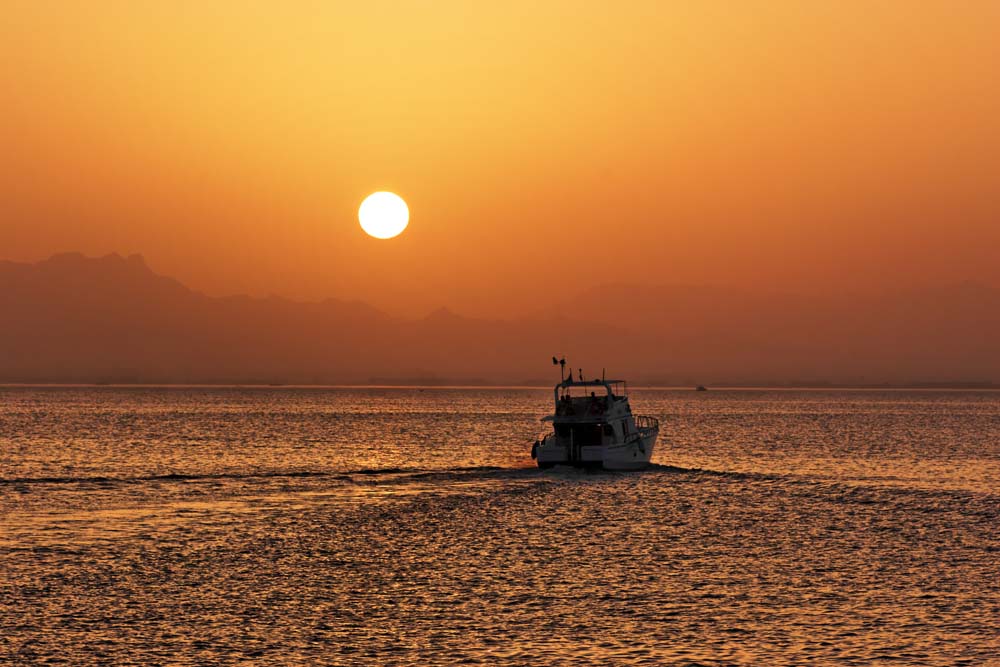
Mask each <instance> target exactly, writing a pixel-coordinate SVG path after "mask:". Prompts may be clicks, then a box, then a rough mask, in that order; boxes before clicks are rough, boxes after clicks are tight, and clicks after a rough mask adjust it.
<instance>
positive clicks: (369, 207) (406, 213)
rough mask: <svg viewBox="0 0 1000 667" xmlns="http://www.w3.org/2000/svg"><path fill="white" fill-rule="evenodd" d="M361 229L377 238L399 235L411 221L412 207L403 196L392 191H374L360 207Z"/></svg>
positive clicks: (389, 237)
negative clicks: (409, 206) (408, 205)
mask: <svg viewBox="0 0 1000 667" xmlns="http://www.w3.org/2000/svg"><path fill="white" fill-rule="evenodd" d="M358 220H359V221H360V222H361V229H363V230H365V232H367V233H368V235H369V236H374V237H375V238H377V239H391V238H393V237H394V236H399V235H400V234H402V233H403V230H404V229H406V225H407V224H409V222H410V209H408V208H407V207H406V202H405V201H403V198H402V197H400V196H399V195H397V194H394V193H392V192H373V193H371V194H370V195H368V196H367V197H365V200H364V201H363V202H361V208H359V209H358Z"/></svg>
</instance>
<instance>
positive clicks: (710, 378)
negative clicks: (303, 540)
mask: <svg viewBox="0 0 1000 667" xmlns="http://www.w3.org/2000/svg"><path fill="white" fill-rule="evenodd" d="M525 312H526V313H528V314H526V315H525V316H524V317H522V318H519V319H516V320H509V321H499V320H497V321H487V320H481V319H471V318H466V317H462V316H461V315H458V314H455V313H453V312H451V311H449V310H447V309H441V310H437V311H435V312H433V313H431V314H429V315H428V316H427V317H424V318H422V319H416V320H406V319H400V318H396V317H392V316H390V315H388V314H386V313H383V312H381V311H379V310H377V309H375V308H372V307H371V306H369V305H367V304H364V303H361V302H348V301H339V300H335V299H327V300H325V301H321V302H299V301H291V300H288V299H283V298H279V297H269V298H251V297H247V296H231V297H209V296H206V295H204V294H201V293H199V292H197V291H194V290H191V289H189V288H187V287H185V286H184V285H182V284H180V283H178V282H177V281H175V280H173V279H171V278H168V277H163V276H159V275H156V274H155V273H153V272H152V271H151V270H150V269H149V267H148V266H147V265H146V263H145V261H144V260H143V259H142V257H140V256H138V255H133V256H131V257H127V258H123V257H121V256H119V255H109V256H106V257H102V258H99V259H91V258H86V257H84V256H82V255H80V254H74V253H70V254H61V255H56V256H54V257H52V258H50V259H47V260H45V261H41V262H38V263H35V264H27V263H15V262H0V325H2V326H0V382H8V383H9V382H66V383H70V382H140V383H160V382H163V383H265V384H266V383H287V384H341V383H368V382H473V383H490V384H504V383H524V382H529V383H535V382H538V383H543V384H547V383H550V382H551V381H552V380H553V378H558V373H557V371H555V370H554V369H553V368H552V367H551V361H550V357H551V356H552V355H553V354H565V355H566V356H567V358H568V359H569V363H570V365H571V366H573V367H574V368H576V367H578V366H582V367H583V369H584V372H585V373H586V374H587V375H599V374H600V373H601V369H602V367H606V368H607V369H608V374H609V376H610V375H615V376H623V377H625V378H627V379H629V380H631V381H634V382H641V383H648V384H692V383H695V382H699V383H707V384H722V383H726V384H730V383H732V384H821V383H837V384H879V383H892V384H909V383H977V382H980V383H988V382H994V383H997V382H1000V290H997V289H994V288H991V287H987V286H983V285H978V284H971V283H965V284H959V285H950V286H943V287H940V288H935V289H924V290H912V291H905V292H894V293H884V294H874V293H873V294H867V295H854V296H837V297H831V296H815V295H813V296H810V295H804V294H793V293H787V294H778V293H766V294H765V293H756V292H745V291H741V290H739V289H735V288H726V287H707V286H700V287H699V286H636V285H624V284H623V285H605V286H601V287H597V288H593V289H587V290H581V291H579V292H577V293H574V292H573V291H572V290H571V289H570V290H567V289H566V286H565V285H561V286H560V288H559V289H558V290H556V289H549V288H548V287H547V286H546V285H545V284H544V283H540V288H539V291H538V292H537V293H535V294H530V295H526V297H525Z"/></svg>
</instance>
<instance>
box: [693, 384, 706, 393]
mask: <svg viewBox="0 0 1000 667" xmlns="http://www.w3.org/2000/svg"><path fill="white" fill-rule="evenodd" d="M694 390H695V391H708V387H706V386H705V385H703V384H700V385H698V386H697V387H695V388H694Z"/></svg>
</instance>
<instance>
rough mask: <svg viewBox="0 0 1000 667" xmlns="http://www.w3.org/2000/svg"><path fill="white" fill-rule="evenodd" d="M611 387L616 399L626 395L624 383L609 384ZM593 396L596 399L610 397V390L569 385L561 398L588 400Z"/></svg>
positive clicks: (582, 385)
mask: <svg viewBox="0 0 1000 667" xmlns="http://www.w3.org/2000/svg"><path fill="white" fill-rule="evenodd" d="M609 385H610V387H611V393H612V395H613V396H615V397H620V396H624V395H625V383H624V382H614V383H609ZM591 394H594V396H595V397H596V398H604V397H605V396H607V395H608V390H607V389H605V387H604V386H603V385H586V384H578V385H568V386H565V387H563V388H562V389H561V390H560V392H559V396H560V397H562V396H569V397H570V398H588V397H590V395H591Z"/></svg>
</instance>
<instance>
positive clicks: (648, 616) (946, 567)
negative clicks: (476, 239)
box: [0, 386, 1000, 667]
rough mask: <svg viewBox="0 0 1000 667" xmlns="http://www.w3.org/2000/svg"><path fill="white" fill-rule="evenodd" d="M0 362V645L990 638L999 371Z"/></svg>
mask: <svg viewBox="0 0 1000 667" xmlns="http://www.w3.org/2000/svg"><path fill="white" fill-rule="evenodd" d="M630 396H631V401H632V406H633V411H634V412H636V413H638V414H648V415H652V416H654V417H657V418H659V420H660V424H661V430H660V436H659V440H658V442H657V445H656V450H655V454H654V457H653V460H654V465H653V466H652V467H651V468H650V469H648V470H646V471H643V472H630V473H624V472H614V473H613V472H599V471H597V472H595V471H589V472H588V471H580V470H575V469H571V468H561V467H557V468H554V469H552V470H545V471H542V470H539V469H537V468H536V467H534V466H533V462H532V460H531V458H530V451H531V443H532V441H533V440H534V438H535V437H536V436H537V435H538V433H540V432H541V431H542V430H543V426H544V425H543V424H541V423H540V422H539V419H540V418H541V417H542V416H544V415H545V414H546V413H547V412H550V411H551V406H552V400H553V394H552V390H551V388H538V389H524V388H419V387H401V388H388V387H380V388H296V387H112V386H102V387H6V388H0V664H2V665H56V664H58V665H401V666H402V665H686V666H689V667H690V666H695V665H702V666H716V665H768V666H770V665H774V666H783V665H907V666H909V665H942V666H943V665H948V666H954V665H1000V392H990V391H957V390H956V391H940V390H897V391H882V390H850V391H849V390H767V389H760V390H753V389H740V390H721V389H720V390H717V389H712V390H710V391H707V392H695V391H691V390H688V389H684V390H677V389H674V390H670V389H633V390H631V392H630Z"/></svg>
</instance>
